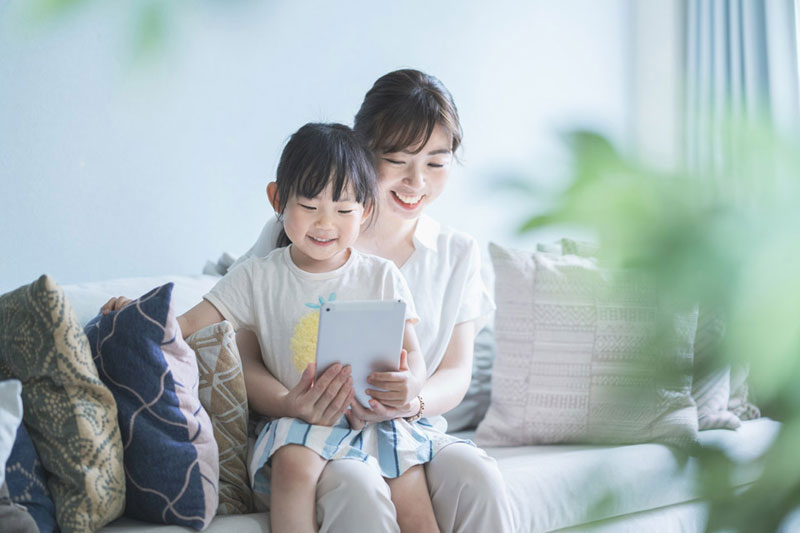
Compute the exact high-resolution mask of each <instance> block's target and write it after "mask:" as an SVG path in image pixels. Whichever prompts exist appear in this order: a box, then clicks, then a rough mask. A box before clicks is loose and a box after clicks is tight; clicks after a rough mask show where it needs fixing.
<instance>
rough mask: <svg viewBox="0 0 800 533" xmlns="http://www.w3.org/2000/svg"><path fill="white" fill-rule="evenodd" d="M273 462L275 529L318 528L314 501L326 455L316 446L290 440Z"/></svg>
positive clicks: (271, 503) (272, 521)
mask: <svg viewBox="0 0 800 533" xmlns="http://www.w3.org/2000/svg"><path fill="white" fill-rule="evenodd" d="M271 463H272V476H271V478H270V501H269V508H270V518H269V521H270V528H271V530H272V533H283V532H284V531H286V532H289V533H295V532H316V531H317V518H316V515H315V513H314V507H315V505H314V502H315V499H316V491H317V481H318V480H319V476H320V474H321V473H322V469H323V468H325V463H326V461H325V459H323V458H322V457H320V456H319V455H318V454H317V453H316V452H314V451H313V450H310V449H308V448H305V447H303V446H299V445H297V444H288V445H286V446H283V447H281V448H280V449H279V450H278V451H277V452H275V453H274V454H273V455H272V458H271Z"/></svg>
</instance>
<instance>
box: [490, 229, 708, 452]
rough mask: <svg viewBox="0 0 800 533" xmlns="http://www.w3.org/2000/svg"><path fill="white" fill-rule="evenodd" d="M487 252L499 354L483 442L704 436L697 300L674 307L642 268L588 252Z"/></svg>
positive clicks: (674, 440) (668, 439)
mask: <svg viewBox="0 0 800 533" xmlns="http://www.w3.org/2000/svg"><path fill="white" fill-rule="evenodd" d="M490 253H491V256H492V262H493V263H494V268H495V274H496V282H495V298H496V301H497V314H496V319H495V330H496V340H497V354H496V358H495V365H494V369H493V372H492V399H491V404H490V406H489V411H488V412H487V414H486V417H485V418H484V420H483V421H482V422H481V424H480V425H479V426H478V430H477V433H476V442H477V443H478V444H479V445H482V446H491V445H495V446H504V445H505V446H513V445H519V444H542V443H562V442H578V443H617V444H626V443H638V442H648V441H654V440H658V441H660V442H667V443H673V444H686V443H689V442H692V441H693V440H694V439H695V438H696V435H697V410H696V407H695V404H694V401H693V400H692V397H691V371H692V353H693V343H694V336H695V329H696V327H697V310H696V308H694V309H692V310H690V311H684V312H675V311H672V310H670V309H668V306H667V305H665V304H664V303H663V302H662V301H660V300H659V298H658V295H657V292H656V288H655V286H654V285H653V284H651V283H648V281H647V280H646V279H645V278H644V277H643V276H642V275H641V274H639V273H637V272H633V271H609V270H606V269H601V268H598V267H597V263H596V260H594V259H591V258H585V257H579V256H576V255H564V256H562V255H554V254H546V253H539V252H536V253H530V252H524V251H519V250H507V249H504V248H502V247H500V246H497V245H495V244H491V245H490ZM656 338H658V340H657V341H656Z"/></svg>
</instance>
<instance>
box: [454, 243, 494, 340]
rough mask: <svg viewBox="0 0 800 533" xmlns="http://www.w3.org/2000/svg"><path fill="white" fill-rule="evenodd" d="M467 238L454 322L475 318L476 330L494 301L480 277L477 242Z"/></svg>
mask: <svg viewBox="0 0 800 533" xmlns="http://www.w3.org/2000/svg"><path fill="white" fill-rule="evenodd" d="M468 238H469V243H470V245H469V247H468V249H467V253H465V257H464V259H463V260H464V261H466V262H467V268H466V272H465V274H466V276H465V279H464V285H463V290H462V293H461V303H460V305H459V307H458V313H457V314H456V324H460V323H462V322H468V321H470V320H477V321H478V327H476V331H478V330H479V329H480V328H481V327H482V326H483V325H484V323H485V322H486V320H488V318H489V316H490V315H491V313H492V311H494V309H495V305H494V301H493V300H492V296H491V294H490V292H489V289H488V288H487V287H486V284H485V283H484V281H483V278H482V277H481V252H480V248H478V242H477V241H476V240H475V239H474V238H472V237H468Z"/></svg>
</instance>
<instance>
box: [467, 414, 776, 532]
mask: <svg viewBox="0 0 800 533" xmlns="http://www.w3.org/2000/svg"><path fill="white" fill-rule="evenodd" d="M779 427H780V424H779V423H778V422H775V421H773V420H770V419H767V418H760V419H757V420H752V421H748V422H744V423H742V425H741V427H740V428H739V429H737V430H736V431H731V430H723V429H715V430H708V431H701V432H700V434H699V439H700V445H701V446H703V447H710V448H714V449H720V450H722V451H723V452H725V453H726V455H728V456H729V457H731V459H733V460H734V461H736V462H738V463H745V462H748V461H752V460H754V459H756V458H758V457H759V456H760V455H761V454H762V453H763V452H764V451H765V450H766V448H767V447H768V446H769V444H770V443H771V442H772V440H773V439H774V437H775V435H776V434H777V431H778V428H779ZM462 436H466V437H469V436H470V434H469V433H465V434H463V435H462ZM486 451H487V452H488V453H489V455H491V456H492V457H494V458H495V459H496V460H497V464H498V466H499V468H500V472H501V473H502V474H503V477H504V478H505V480H506V482H507V484H508V491H509V497H510V499H511V505H512V509H513V513H514V519H515V523H516V524H517V530H518V531H552V530H555V529H560V528H564V527H571V526H575V525H578V524H584V523H587V522H591V521H594V520H601V519H605V518H612V517H616V516H621V515H626V514H630V513H637V512H641V511H647V510H650V509H655V508H659V507H664V506H668V505H674V504H679V503H683V502H688V501H691V500H694V499H697V498H698V497H699V496H700V494H699V486H698V483H697V480H698V472H699V465H698V462H697V460H696V459H694V458H691V457H689V456H688V455H686V454H685V453H683V452H678V451H676V450H675V449H673V448H670V447H668V446H665V445H662V444H634V445H628V446H585V445H548V446H515V447H502V448H500V447H492V448H486ZM757 475H758V472H757V471H754V470H753V469H749V468H748V469H742V476H741V477H740V478H739V479H737V481H738V482H739V483H740V484H746V483H749V482H752V481H753V480H754V479H755V477H756V476H757Z"/></svg>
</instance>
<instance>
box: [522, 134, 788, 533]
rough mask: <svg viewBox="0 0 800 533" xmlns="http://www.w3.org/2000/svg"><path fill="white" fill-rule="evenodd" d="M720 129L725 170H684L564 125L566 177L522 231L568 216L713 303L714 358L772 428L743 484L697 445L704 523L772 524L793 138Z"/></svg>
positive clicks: (749, 527)
mask: <svg viewBox="0 0 800 533" xmlns="http://www.w3.org/2000/svg"><path fill="white" fill-rule="evenodd" d="M728 134H729V135H728V138H727V139H726V140H727V141H728V147H729V149H728V150H726V151H725V153H726V154H727V155H726V156H725V157H719V154H717V155H718V157H717V162H716V164H715V167H724V168H727V169H729V170H727V171H722V172H720V171H717V172H714V173H710V172H709V173H696V174H695V175H691V174H689V173H683V174H678V173H674V174H667V173H663V172H657V171H653V170H651V169H648V168H646V166H644V165H642V164H641V163H639V162H637V161H634V160H632V159H630V158H626V157H623V156H622V155H621V154H620V153H618V152H617V151H616V150H615V149H614V148H613V147H612V146H611V144H609V143H608V142H607V141H606V140H605V139H604V138H603V137H601V136H599V135H596V134H593V133H589V132H577V133H573V134H571V135H570V136H569V137H568V139H569V142H570V144H571V148H572V154H573V174H574V176H573V180H572V182H571V184H570V186H569V187H568V188H567V189H566V190H565V191H563V192H560V193H558V194H557V195H556V197H555V198H554V199H553V204H551V205H555V206H556V207H555V208H554V209H553V210H551V211H550V212H548V213H546V214H544V215H538V216H535V217H533V218H531V219H530V220H529V221H528V222H527V223H526V224H525V225H524V227H523V228H522V231H523V232H525V231H530V230H533V229H536V228H540V227H542V226H547V225H550V224H562V223H564V224H569V225H572V226H574V225H577V226H579V227H580V228H582V230H588V231H590V232H592V233H594V234H595V235H596V237H597V239H598V241H599V243H600V250H601V252H600V254H601V260H602V261H603V262H604V263H605V264H606V265H610V266H612V267H616V268H626V269H627V268H638V269H643V270H644V271H646V272H648V273H650V274H651V275H652V278H653V279H656V280H658V281H657V283H658V285H659V289H660V290H661V291H665V292H664V293H665V294H669V295H670V297H673V298H676V299H677V300H678V301H684V302H687V303H689V302H695V303H699V304H700V305H701V306H704V305H707V306H710V307H711V308H713V309H716V310H718V312H719V313H720V314H721V316H722V317H723V320H724V321H725V323H726V324H727V328H726V329H727V333H726V338H725V340H724V343H723V346H722V347H721V349H720V350H718V355H717V357H718V358H719V361H718V362H717V363H718V364H719V365H724V364H737V363H745V364H748V365H749V367H750V378H749V384H750V390H751V394H753V399H754V400H755V402H756V403H757V405H758V406H759V407H760V408H761V410H762V413H764V414H765V415H766V416H770V417H771V418H774V419H776V420H779V421H780V422H781V423H782V428H781V430H780V433H779V435H778V437H777V439H776V440H775V441H774V442H773V444H772V446H771V447H770V448H769V449H768V451H767V453H766V454H765V455H764V456H763V457H762V458H761V461H759V463H760V464H761V465H762V467H763V474H762V476H761V477H760V479H759V481H757V482H756V483H754V484H752V485H750V486H748V487H746V488H745V489H744V490H742V489H741V488H740V489H738V490H736V489H734V487H732V486H731V482H732V478H733V477H734V474H735V469H736V466H735V465H734V464H733V463H731V461H730V460H728V459H727V458H726V457H724V456H723V455H722V454H721V453H720V452H713V451H704V452H702V453H700V455H699V460H700V464H701V469H702V472H703V474H702V479H703V484H704V488H705V494H706V496H707V498H708V499H709V500H710V501H711V515H710V519H709V524H708V528H709V530H711V531H717V530H720V529H725V530H728V531H776V530H778V529H779V528H780V527H781V523H782V521H783V520H784V519H785V518H786V517H787V516H788V515H789V514H791V513H792V512H793V511H795V510H796V509H797V508H798V506H800V458H798V452H799V451H800V205H798V204H799V203H800V144H798V143H797V142H796V140H795V139H791V140H790V139H786V138H781V137H779V136H777V135H775V134H774V133H773V132H772V131H770V130H769V129H748V131H742V130H741V129H739V130H733V129H732V128H731V129H730V131H728ZM700 174H702V175H700ZM536 193H537V194H541V191H536Z"/></svg>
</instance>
